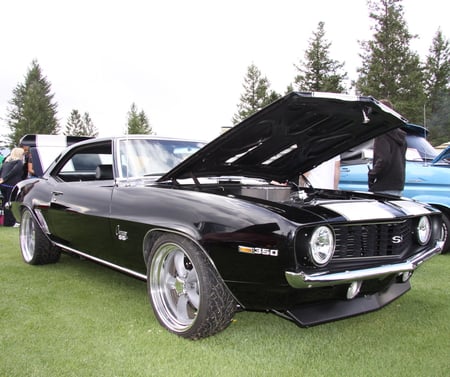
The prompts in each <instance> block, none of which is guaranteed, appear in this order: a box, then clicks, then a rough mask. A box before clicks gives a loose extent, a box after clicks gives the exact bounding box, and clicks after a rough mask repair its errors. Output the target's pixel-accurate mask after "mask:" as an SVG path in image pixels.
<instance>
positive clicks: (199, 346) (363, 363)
mask: <svg viewBox="0 0 450 377" xmlns="http://www.w3.org/2000/svg"><path fill="white" fill-rule="evenodd" d="M0 268H1V272H0V292H1V295H0V376H1V377H14V376H20V377H22V376H33V377H40V376H42V377H52V376H55V377H62V376H77V377H80V376H95V377H101V376H133V377H138V376H246V377H247V376H277V377H281V376H308V377H312V376H327V377H328V376H383V377H384V376H396V377H400V376H408V377H411V376H430V377H436V376H443V377H444V376H445V377H448V376H450V255H439V256H437V257H435V258H433V259H432V260H431V261H429V262H428V263H426V264H424V265H423V266H422V267H421V268H420V269H419V270H418V271H417V272H416V273H415V275H414V277H413V279H412V286H413V288H412V290H411V291H410V292H408V293H407V294H406V295H404V296H403V297H401V298H400V299H399V300H397V301H395V302H394V303H392V304H391V305H389V306H387V307H385V308H383V309H381V310H379V311H377V312H374V313H369V314H366V315H362V316H358V317H354V318H350V319H346V320H342V321H338V322H334V323H329V324H325V325H320V326H316V327H312V328H308V329H304V328H299V327H297V326H296V325H294V324H293V323H291V322H289V321H287V320H284V319H281V318H279V317H277V316H275V315H273V314H265V313H252V312H243V313H238V314H237V315H236V316H235V320H234V321H233V323H232V324H231V326H230V327H228V329H226V330H225V331H223V332H221V333H220V334H218V335H216V336H213V337H210V338H207V339H203V340H200V341H189V340H184V339H182V338H179V337H177V336H175V335H172V334H170V333H169V332H167V331H166V330H164V329H163V328H162V327H161V326H160V325H159V324H158V322H157V321H156V319H155V317H154V315H153V312H152V311H151V308H150V305H149V303H148V299H147V293H146V286H145V283H144V282H141V281H138V280H135V279H133V278H130V277H128V276H125V275H122V274H120V273H118V272H115V271H112V270H110V269H107V268H105V267H102V266H99V265H96V264H94V263H92V262H89V261H86V260H80V259H76V258H73V257H70V256H67V255H63V256H62V258H61V261H60V262H59V263H57V264H54V265H46V266H37V267H36V266H30V265H27V264H25V263H24V262H23V261H22V257H21V255H20V251H19V246H18V229H14V228H4V227H0Z"/></svg>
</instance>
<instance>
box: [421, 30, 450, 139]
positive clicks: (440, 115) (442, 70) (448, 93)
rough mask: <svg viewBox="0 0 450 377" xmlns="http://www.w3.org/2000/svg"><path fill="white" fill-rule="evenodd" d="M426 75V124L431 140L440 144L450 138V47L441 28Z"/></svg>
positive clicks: (429, 56) (428, 61)
mask: <svg viewBox="0 0 450 377" xmlns="http://www.w3.org/2000/svg"><path fill="white" fill-rule="evenodd" d="M424 75H425V93H426V95H427V101H426V111H425V117H426V118H425V119H426V122H425V125H426V126H427V127H428V128H429V130H430V141H431V142H432V143H433V144H435V145H439V144H441V143H443V142H447V141H448V140H450V47H449V41H448V39H446V38H445V37H444V36H443V34H442V31H441V30H440V29H438V31H437V32H436V35H435V36H434V38H433V41H432V45H431V47H430V50H429V55H428V56H427V59H426V64H425V73H424Z"/></svg>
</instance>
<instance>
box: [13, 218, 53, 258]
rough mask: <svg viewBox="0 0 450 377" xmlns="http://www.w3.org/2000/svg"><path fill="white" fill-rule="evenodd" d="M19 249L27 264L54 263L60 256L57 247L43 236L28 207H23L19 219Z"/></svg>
mask: <svg viewBox="0 0 450 377" xmlns="http://www.w3.org/2000/svg"><path fill="white" fill-rule="evenodd" d="M19 237H20V250H21V252H22V258H23V260H24V261H25V262H26V263H28V264H34V265H36V264H48V263H56V262H58V260H59V257H60V256H61V251H60V250H59V248H57V247H56V246H54V245H53V244H52V243H51V242H50V240H49V239H48V238H47V237H46V236H45V234H44V233H43V231H42V230H41V228H40V227H39V225H38V224H37V222H36V220H35V219H34V218H33V215H32V213H31V211H30V210H29V209H24V210H23V212H22V217H21V220H20V231H19Z"/></svg>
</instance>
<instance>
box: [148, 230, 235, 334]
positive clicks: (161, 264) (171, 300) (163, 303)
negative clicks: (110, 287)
mask: <svg viewBox="0 0 450 377" xmlns="http://www.w3.org/2000/svg"><path fill="white" fill-rule="evenodd" d="M147 287H148V293H149V297H150V301H151V303H152V307H153V312H154V313H155V316H156V318H157V319H158V321H159V323H160V324H161V325H162V326H164V327H165V328H166V329H168V330H169V331H170V332H172V333H174V334H177V335H179V336H182V337H184V338H187V339H200V338H204V337H207V336H210V335H213V334H216V333H218V332H219V331H222V330H223V329H224V328H226V327H227V326H228V325H229V324H230V323H231V320H232V318H233V316H234V313H235V311H236V302H235V300H234V298H233V296H232V295H231V293H230V291H229V290H228V287H227V286H226V285H225V284H224V282H223V281H222V279H220V276H219V274H218V272H217V270H216V269H215V268H214V266H213V265H212V263H211V261H210V260H209V258H208V256H207V254H206V252H205V251H204V250H203V249H202V248H201V247H200V246H199V245H197V244H196V243H195V242H193V241H191V240H190V239H188V238H185V237H183V236H180V235H177V234H172V233H161V234H160V235H159V236H158V237H157V238H154V243H153V245H152V249H151V251H150V253H149V256H148V259H147Z"/></svg>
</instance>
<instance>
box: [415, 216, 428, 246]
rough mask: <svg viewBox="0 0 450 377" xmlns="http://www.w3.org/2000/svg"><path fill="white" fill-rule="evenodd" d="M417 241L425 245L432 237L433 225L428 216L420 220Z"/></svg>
mask: <svg viewBox="0 0 450 377" xmlns="http://www.w3.org/2000/svg"><path fill="white" fill-rule="evenodd" d="M416 232H417V241H419V244H421V245H425V244H426V243H427V242H428V241H429V240H430V237H431V224H430V219H429V218H428V217H426V216H422V217H421V218H420V219H419V222H418V224H417V230H416Z"/></svg>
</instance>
